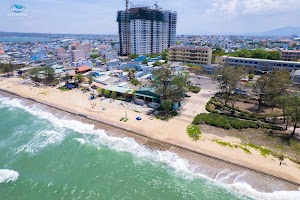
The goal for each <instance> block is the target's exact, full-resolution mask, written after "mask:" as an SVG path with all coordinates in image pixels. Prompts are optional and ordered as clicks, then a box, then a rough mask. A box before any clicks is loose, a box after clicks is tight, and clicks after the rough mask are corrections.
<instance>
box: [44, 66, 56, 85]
mask: <svg viewBox="0 0 300 200" xmlns="http://www.w3.org/2000/svg"><path fill="white" fill-rule="evenodd" d="M42 71H43V73H44V75H45V82H46V84H51V83H52V82H53V81H54V79H55V70H54V69H53V68H52V67H44V68H43V69H42Z"/></svg>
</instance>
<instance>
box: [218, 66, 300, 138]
mask: <svg viewBox="0 0 300 200" xmlns="http://www.w3.org/2000/svg"><path fill="white" fill-rule="evenodd" d="M247 73H249V71H248V70H247V69H246V68H245V67H224V68H221V69H220V70H219V71H218V73H217V74H218V75H217V76H216V77H215V78H216V80H217V81H218V82H219V87H220V90H221V97H222V98H223V103H224V105H225V106H228V102H231V107H232V108H233V109H234V105H235V102H236V101H237V100H239V98H240V95H237V94H236V93H235V90H236V89H237V88H238V87H240V86H241V87H242V85H241V79H242V78H244V77H245V76H247ZM250 91H251V93H250V97H251V98H252V99H255V100H256V101H257V107H258V108H257V112H260V111H261V110H262V108H263V107H269V108H272V112H273V109H274V108H275V107H278V108H281V109H282V111H283V114H282V115H283V117H284V123H286V129H287V126H288V124H289V123H292V124H293V127H294V129H293V132H292V135H294V134H295V130H296V128H297V126H298V124H299V123H300V96H299V93H296V92H295V91H293V90H292V89H291V78H290V74H289V71H287V70H280V69H275V70H273V71H272V72H270V73H267V74H264V75H261V76H260V77H259V78H258V79H257V80H256V81H255V82H254V84H253V85H252V87H251V88H250Z"/></svg>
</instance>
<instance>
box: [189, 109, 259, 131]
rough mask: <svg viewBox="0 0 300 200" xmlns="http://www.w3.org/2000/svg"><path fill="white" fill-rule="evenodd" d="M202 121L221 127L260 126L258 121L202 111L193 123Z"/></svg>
mask: <svg viewBox="0 0 300 200" xmlns="http://www.w3.org/2000/svg"><path fill="white" fill-rule="evenodd" d="M201 122H205V123H206V124H209V125H212V126H215V127H220V128H224V129H230V128H234V129H246V128H259V125H258V123H257V122H251V121H242V120H238V119H234V118H231V117H228V116H224V115H220V114H217V113H209V114H206V113H202V114H199V115H197V116H196V117H195V118H194V120H193V124H195V125H198V124H200V123H201Z"/></svg>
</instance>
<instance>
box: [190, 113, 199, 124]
mask: <svg viewBox="0 0 300 200" xmlns="http://www.w3.org/2000/svg"><path fill="white" fill-rule="evenodd" d="M200 120H201V116H200V115H196V117H195V118H194V120H193V122H192V124H194V125H199V124H200Z"/></svg>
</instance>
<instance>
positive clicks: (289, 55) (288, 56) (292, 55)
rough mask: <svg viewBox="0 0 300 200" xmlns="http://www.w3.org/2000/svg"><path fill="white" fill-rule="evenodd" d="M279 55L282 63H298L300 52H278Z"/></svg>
mask: <svg viewBox="0 0 300 200" xmlns="http://www.w3.org/2000/svg"><path fill="white" fill-rule="evenodd" d="M280 54H281V58H282V60H284V61H296V62H299V61H300V50H280Z"/></svg>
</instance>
